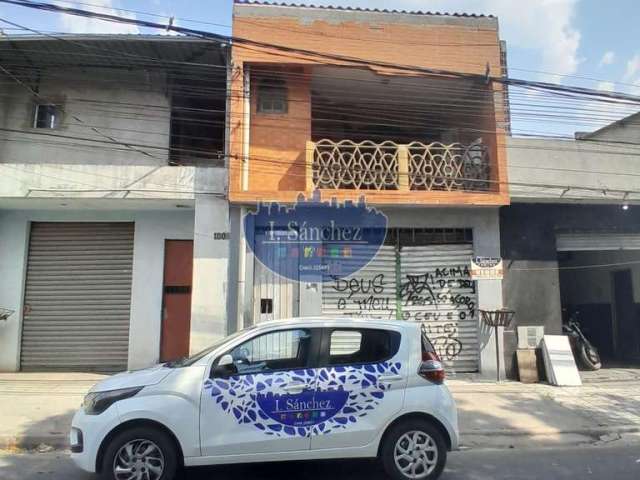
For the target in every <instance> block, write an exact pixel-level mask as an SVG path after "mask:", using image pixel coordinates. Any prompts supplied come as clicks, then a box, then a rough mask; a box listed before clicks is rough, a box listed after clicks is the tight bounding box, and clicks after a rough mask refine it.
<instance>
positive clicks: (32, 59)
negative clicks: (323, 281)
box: [0, 35, 229, 371]
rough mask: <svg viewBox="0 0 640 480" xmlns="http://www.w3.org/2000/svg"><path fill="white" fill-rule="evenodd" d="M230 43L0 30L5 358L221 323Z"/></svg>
mask: <svg viewBox="0 0 640 480" xmlns="http://www.w3.org/2000/svg"><path fill="white" fill-rule="evenodd" d="M226 57H227V49H226V48H225V47H224V46H223V45H222V46H221V45H219V44H218V43H215V42H211V41H204V40H194V39H186V38H177V37H171V36H144V35H141V36H127V35H93V36H83V35H63V36H62V37H60V38H54V37H51V36H46V37H32V36H23V37H1V38H0V65H2V68H1V70H0V80H1V82H2V94H1V96H0V173H1V175H0V272H1V273H2V275H1V276H0V306H1V307H4V308H9V309H12V310H15V312H16V313H14V314H13V315H12V316H11V317H9V319H8V320H7V321H4V322H2V321H0V371H15V370H46V369H59V370H108V371H109V370H117V369H124V368H137V367H141V366H148V365H150V364H152V363H154V362H157V361H158V360H159V359H160V360H162V359H167V358H173V357H176V356H180V355H186V354H188V353H189V351H195V350H199V349H201V348H203V347H204V346H205V345H207V344H209V343H211V341H212V340H214V339H218V338H220V337H222V336H224V335H225V334H226V333H227V330H228V328H227V323H226V292H227V290H226V288H227V262H228V240H227V238H228V235H227V232H228V230H229V226H228V221H229V212H228V204H227V200H226V184H227V178H226V169H225V161H224V158H225V156H224V149H225V128H224V126H225V111H226V107H225V105H226V95H225V92H226V64H227V61H226ZM191 270H193V275H192V274H191Z"/></svg>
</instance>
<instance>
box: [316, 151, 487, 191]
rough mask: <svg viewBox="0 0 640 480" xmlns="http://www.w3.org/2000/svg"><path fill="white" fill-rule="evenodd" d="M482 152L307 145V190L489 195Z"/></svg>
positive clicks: (485, 163) (484, 159) (485, 156)
mask: <svg viewBox="0 0 640 480" xmlns="http://www.w3.org/2000/svg"><path fill="white" fill-rule="evenodd" d="M490 163H491V162H490V157H489V150H488V147H487V146H486V145H484V144H482V143H480V142H476V143H473V144H470V145H463V144H461V143H452V144H450V145H445V144H443V143H439V142H433V143H429V144H425V143H421V142H412V143H409V144H397V143H394V142H390V141H387V142H382V143H374V142H371V141H364V142H360V143H356V142H353V141H351V140H342V141H340V142H334V141H332V140H320V141H318V142H308V145H307V178H308V179H309V180H310V184H309V185H308V186H309V187H311V188H312V189H317V188H318V189H351V190H405V191H408V190H415V191H420V190H423V191H473V192H478V191H481V192H482V191H490V190H491V182H490V175H491V165H490Z"/></svg>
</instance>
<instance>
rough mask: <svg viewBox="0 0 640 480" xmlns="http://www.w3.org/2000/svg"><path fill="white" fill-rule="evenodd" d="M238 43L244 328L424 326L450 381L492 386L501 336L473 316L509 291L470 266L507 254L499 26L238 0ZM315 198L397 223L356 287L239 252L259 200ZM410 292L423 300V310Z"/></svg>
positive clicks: (236, 172)
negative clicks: (286, 323)
mask: <svg viewBox="0 0 640 480" xmlns="http://www.w3.org/2000/svg"><path fill="white" fill-rule="evenodd" d="M233 32H234V38H235V41H234V44H233V48H232V57H231V58H232V60H231V64H232V67H231V68H232V71H231V82H230V88H231V92H232V95H231V102H230V115H229V118H230V137H229V138H230V140H229V152H230V161H229V200H230V203H231V238H232V239H236V238H238V239H240V241H239V242H238V244H237V246H238V251H237V254H236V253H234V254H232V257H233V264H232V266H231V267H230V269H231V273H232V275H231V277H232V278H231V282H232V283H233V284H234V285H235V286H236V287H237V292H236V296H235V299H234V300H235V302H236V303H235V306H234V315H235V316H237V318H238V320H237V321H238V325H249V324H251V323H253V322H260V321H263V320H266V319H272V318H282V317H288V316H296V315H305V316H306V315H357V316H362V317H367V316H381V315H382V316H387V317H390V318H397V319H400V320H408V321H418V322H422V323H423V324H424V325H425V328H427V331H428V332H430V335H431V337H432V339H433V340H434V341H435V343H436V347H437V348H438V349H439V351H440V352H441V354H442V355H443V357H444V358H445V360H446V362H447V364H448V365H449V367H451V368H452V369H453V370H455V371H459V372H476V371H480V372H481V373H482V374H483V375H494V374H495V366H496V363H495V345H494V339H493V337H492V336H491V332H490V331H488V330H487V329H486V328H485V327H483V326H482V323H481V321H480V319H479V315H478V310H479V309H488V310H493V309H497V308H501V307H502V285H501V281H500V280H479V281H477V282H476V281H471V279H470V276H469V263H470V259H471V257H472V256H473V255H478V256H491V257H496V256H499V255H500V234H499V218H500V217H499V208H500V207H501V206H504V205H507V204H509V193H508V188H507V167H506V150H505V132H506V131H507V130H508V118H507V114H506V102H505V91H504V89H503V85H502V84H501V83H500V82H498V81H495V79H496V78H499V77H501V76H503V75H504V74H505V68H506V67H505V62H504V58H505V55H504V45H503V44H502V43H501V41H500V38H499V31H498V20H497V19H496V18H494V17H491V16H483V15H457V14H441V13H428V12H405V11H377V10H367V9H349V8H331V7H311V6H296V5H285V4H278V5H273V4H268V3H262V2H250V1H240V0H236V3H235V5H234V12H233ZM246 40H250V42H247V41H246ZM314 191H318V192H319V195H320V198H321V199H322V200H329V199H337V200H338V201H347V200H351V201H358V199H359V198H361V197H363V198H364V199H365V201H366V203H367V204H368V205H371V206H375V207H376V208H378V209H380V210H381V211H382V212H383V213H385V214H386V216H387V218H388V232H387V237H386V241H385V244H384V246H383V247H382V248H381V249H380V251H379V253H378V255H377V256H376V257H375V259H373V260H372V261H371V262H370V263H369V264H368V265H367V266H366V267H365V268H364V269H362V270H360V271H359V272H357V273H356V274H354V275H353V276H352V277H350V278H348V279H346V280H347V282H346V283H345V281H344V280H340V281H338V280H332V279H331V278H329V279H323V280H325V281H318V282H296V281H292V280H287V279H284V278H283V277H281V276H278V275H276V274H273V273H272V272H271V271H270V270H269V269H267V268H266V267H264V265H263V264H262V262H260V261H259V260H258V259H256V258H255V255H254V252H253V251H252V250H251V249H250V248H249V247H248V246H247V244H246V242H245V239H246V238H250V237H251V236H255V235H261V234H264V232H246V231H243V223H242V218H243V217H244V215H246V213H247V212H248V211H251V210H253V209H255V208H256V205H258V204H259V203H260V202H277V203H279V204H285V205H291V204H293V203H294V202H296V199H297V198H298V196H299V195H301V194H302V195H304V196H305V197H306V198H310V197H311V196H312V195H313V192H314ZM232 245H233V248H235V246H236V243H235V241H234V242H233V243H232ZM345 284H349V285H356V286H359V287H358V288H355V290H354V289H353V288H344V285H345ZM367 286H368V287H369V288H367ZM411 289H420V290H421V291H422V290H424V291H428V292H429V298H428V299H426V300H424V301H420V302H417V301H414V300H412V299H411V295H409V294H408V292H409V290H411ZM230 291H232V289H230ZM372 292H373V294H374V296H373V297H372ZM409 293H410V292H409ZM423 298H424V297H423Z"/></svg>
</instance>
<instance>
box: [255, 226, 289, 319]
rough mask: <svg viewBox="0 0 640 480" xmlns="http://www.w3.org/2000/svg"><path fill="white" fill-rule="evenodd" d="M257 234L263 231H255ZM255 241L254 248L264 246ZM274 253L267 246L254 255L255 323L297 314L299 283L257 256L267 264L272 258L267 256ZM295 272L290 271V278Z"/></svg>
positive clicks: (274, 252)
mask: <svg viewBox="0 0 640 480" xmlns="http://www.w3.org/2000/svg"><path fill="white" fill-rule="evenodd" d="M278 233H279V232H276V234H275V235H278ZM284 233H285V234H286V232H284ZM258 235H265V233H264V232H256V236H258ZM255 243H256V248H265V247H264V242H260V241H257V242H255ZM276 254H277V251H276V249H274V248H269V247H267V248H266V249H265V251H264V252H256V255H255V257H254V258H255V260H254V277H253V285H254V286H253V318H254V319H255V322H256V323H260V322H265V321H268V320H279V319H281V318H291V317H296V316H298V311H299V308H298V307H299V303H298V299H299V295H300V283H299V282H297V281H294V280H290V279H289V278H285V277H284V276H281V275H278V274H277V273H275V272H273V271H272V270H270V269H269V268H267V267H265V266H264V265H263V264H262V263H261V262H260V260H258V257H260V258H264V259H265V261H266V263H267V264H269V262H270V261H271V260H273V259H272V258H268V256H273V255H276ZM295 274H296V272H290V276H291V277H292V278H295Z"/></svg>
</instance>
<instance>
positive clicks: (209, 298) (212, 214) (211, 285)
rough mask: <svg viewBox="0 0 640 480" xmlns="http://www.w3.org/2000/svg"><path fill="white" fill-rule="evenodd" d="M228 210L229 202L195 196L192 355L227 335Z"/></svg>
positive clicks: (205, 196)
mask: <svg viewBox="0 0 640 480" xmlns="http://www.w3.org/2000/svg"><path fill="white" fill-rule="evenodd" d="M229 230H230V226H229V207H228V203H227V201H226V199H224V198H221V197H218V196H214V195H208V194H197V195H196V211H195V223H194V232H193V239H194V240H193V287H192V293H191V342H190V352H191V353H195V352H197V351H200V350H202V349H203V348H206V347H207V346H209V345H211V344H212V343H214V342H216V341H217V340H219V339H221V338H223V337H224V336H226V335H227V333H228V329H227V295H228V294H229V288H228V286H229V285H228V267H229Z"/></svg>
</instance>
